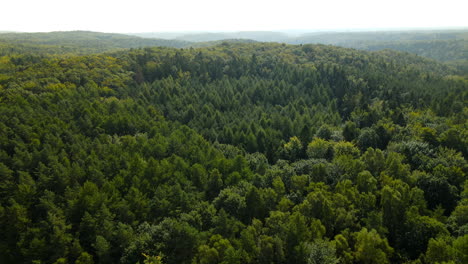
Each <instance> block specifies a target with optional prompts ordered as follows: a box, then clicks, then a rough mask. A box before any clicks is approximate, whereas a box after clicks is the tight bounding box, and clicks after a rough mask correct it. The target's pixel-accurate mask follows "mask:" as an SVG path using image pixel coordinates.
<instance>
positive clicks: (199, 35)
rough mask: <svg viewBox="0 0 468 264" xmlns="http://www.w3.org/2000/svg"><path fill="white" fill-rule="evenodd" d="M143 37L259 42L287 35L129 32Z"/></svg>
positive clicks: (275, 39) (261, 32)
mask: <svg viewBox="0 0 468 264" xmlns="http://www.w3.org/2000/svg"><path fill="white" fill-rule="evenodd" d="M131 35H135V36H139V37H145V38H166V39H168V38H172V39H177V40H182V41H191V42H207V41H217V40H226V39H251V40H255V41H260V42H284V41H285V40H286V39H288V38H289V36H288V35H287V34H286V33H282V32H274V31H238V32H196V33H190V32H162V33H137V34H131Z"/></svg>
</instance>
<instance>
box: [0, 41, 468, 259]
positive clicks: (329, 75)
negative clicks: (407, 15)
mask: <svg viewBox="0 0 468 264" xmlns="http://www.w3.org/2000/svg"><path fill="white" fill-rule="evenodd" d="M5 45H6V46H8V45H7V44H5ZM51 53H52V54H54V55H53V56H52V55H48V54H47V53H46V52H44V53H43V54H41V55H33V54H31V53H27V54H21V53H20V52H18V53H16V54H12V55H8V56H2V57H0V60H1V63H0V126H1V129H0V234H2V235H1V236H0V262H1V263H30V262H35V263H132V264H133V263H160V262H163V263H438V262H444V261H445V262H448V263H466V261H467V260H468V259H467V258H468V256H467V254H466V252H467V248H466V245H467V244H468V219H467V218H466V215H467V205H468V182H467V176H466V175H467V172H468V165H467V163H466V156H467V155H468V153H467V149H468V141H467V138H468V130H467V127H466V126H467V123H466V122H467V121H466V120H467V115H468V108H467V104H466V100H467V99H466V96H467V91H468V89H467V88H468V83H467V81H466V80H465V79H463V78H460V77H457V76H455V75H454V72H453V71H452V69H451V68H449V67H447V66H445V65H443V64H439V63H437V62H435V61H433V60H428V59H424V58H421V57H418V56H415V55H410V54H407V53H399V52H395V51H388V50H387V51H380V52H365V51H356V50H352V49H345V48H337V47H331V46H323V45H303V46H292V45H285V44H265V43H263V44H262V43H222V44H220V45H217V46H214V47H207V48H198V49H194V48H190V49H174V48H145V49H135V50H127V51H119V52H115V53H108V54H96V55H86V56H72V55H70V54H68V55H67V56H57V55H56V54H58V52H51Z"/></svg>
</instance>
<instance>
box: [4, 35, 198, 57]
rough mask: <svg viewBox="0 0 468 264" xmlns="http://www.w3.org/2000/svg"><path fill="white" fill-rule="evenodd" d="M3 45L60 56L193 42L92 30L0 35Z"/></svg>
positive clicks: (182, 45) (180, 44)
mask: <svg viewBox="0 0 468 264" xmlns="http://www.w3.org/2000/svg"><path fill="white" fill-rule="evenodd" d="M1 42H3V43H7V44H16V45H18V46H17V47H16V49H21V50H24V49H26V50H27V49H28V48H32V49H35V50H36V51H41V50H46V51H47V52H46V53H58V54H63V53H79V54H89V53H99V52H106V51H112V50H117V49H127V48H140V47H149V46H162V47H175V48H181V47H185V46H188V45H189V44H190V42H187V41H182V40H166V39H145V38H141V37H137V36H129V35H124V34H113V33H99V32H90V31H64V32H50V33H5V34H0V43H1ZM51 46H53V47H51ZM56 46H60V49H56ZM52 51H53V52H52Z"/></svg>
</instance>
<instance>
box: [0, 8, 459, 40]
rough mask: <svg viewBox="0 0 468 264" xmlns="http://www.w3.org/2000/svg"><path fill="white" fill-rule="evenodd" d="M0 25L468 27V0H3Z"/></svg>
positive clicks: (49, 28) (18, 27)
mask: <svg viewBox="0 0 468 264" xmlns="http://www.w3.org/2000/svg"><path fill="white" fill-rule="evenodd" d="M1 8H2V14H1V15H0V30H12V31H25V32H36V31H59V30H92V31H101V32H119V33H124V32H158V31H238V30H239V31H244V30H287V29H310V30H329V29H370V28H379V29H382V28H439V27H468V1H467V0H437V1H433V0H385V1H383V0H381V1H379V0H346V1H344V0H320V1H316V0H281V1H277V0H231V1H223V0H153V1H150V0H131V1H128V0H127V1H123V0H3V1H2V3H1Z"/></svg>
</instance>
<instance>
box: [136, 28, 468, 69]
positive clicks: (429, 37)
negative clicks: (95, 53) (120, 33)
mask: <svg viewBox="0 0 468 264" xmlns="http://www.w3.org/2000/svg"><path fill="white" fill-rule="evenodd" d="M133 35H136V36H140V37H146V38H166V39H169V38H171V39H175V40H178V41H188V42H195V43H199V42H204V44H203V45H202V46H206V45H207V44H208V45H209V43H206V42H209V41H220V40H227V39H250V40H255V41H260V42H282V43H288V44H296V45H297V44H326V45H334V46H342V47H347V48H355V49H361V50H368V51H377V50H384V49H393V50H398V51H404V52H409V53H413V54H417V55H420V56H423V57H427V58H431V59H435V60H438V61H442V62H456V63H458V64H460V63H462V64H463V61H465V60H468V30H410V31H372V32H310V33H303V34H299V35H297V36H294V37H293V36H291V35H289V34H287V33H284V32H274V31H240V32H196V33H189V32H163V33H138V34H133ZM191 46H199V45H193V44H192V45H191Z"/></svg>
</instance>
